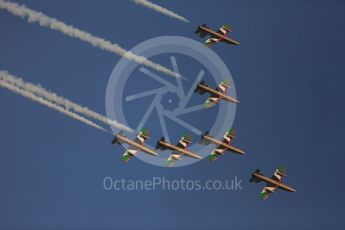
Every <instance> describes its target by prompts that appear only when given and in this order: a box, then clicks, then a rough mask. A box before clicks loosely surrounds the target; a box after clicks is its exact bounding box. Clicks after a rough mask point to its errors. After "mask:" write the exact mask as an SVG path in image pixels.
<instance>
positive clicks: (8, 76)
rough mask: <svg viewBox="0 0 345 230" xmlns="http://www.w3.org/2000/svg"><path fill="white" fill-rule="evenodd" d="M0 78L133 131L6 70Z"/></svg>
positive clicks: (78, 111) (61, 104)
mask: <svg viewBox="0 0 345 230" xmlns="http://www.w3.org/2000/svg"><path fill="white" fill-rule="evenodd" d="M0 80H2V81H6V82H8V83H10V84H12V85H15V86H16V87H19V88H22V89H24V90H25V91H27V92H31V93H33V94H35V95H37V96H39V97H43V98H44V99H46V100H48V101H50V102H54V103H56V104H58V105H60V106H63V107H65V109H66V110H70V109H72V110H74V111H75V112H77V113H80V114H83V115H86V116H89V117H91V118H93V119H95V120H98V121H101V122H103V123H105V124H108V125H111V126H114V127H116V128H118V129H120V130H124V131H127V132H134V130H132V129H131V128H129V127H127V126H125V125H123V124H121V123H119V122H117V121H115V120H111V119H108V118H107V117H105V116H103V115H101V114H99V113H96V112H94V111H92V110H90V109H89V108H87V107H83V106H81V105H78V104H76V103H74V102H72V101H70V100H68V99H66V98H63V97H61V96H59V95H57V94H55V93H53V92H51V91H49V90H46V89H44V88H43V87H42V86H38V85H34V84H31V83H29V82H25V81H23V80H22V79H20V78H17V77H15V76H13V75H11V74H8V73H7V72H6V71H0Z"/></svg>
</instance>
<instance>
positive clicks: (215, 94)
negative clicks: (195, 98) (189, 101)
mask: <svg viewBox="0 0 345 230" xmlns="http://www.w3.org/2000/svg"><path fill="white" fill-rule="evenodd" d="M229 87H230V81H229V80H223V81H222V82H220V83H219V85H218V86H217V88H215V89H212V88H210V87H209V86H208V85H207V84H206V83H205V81H201V82H200V83H199V84H198V85H197V86H196V88H195V90H194V92H195V93H199V94H200V95H202V94H205V93H209V94H210V96H209V97H208V98H207V100H206V101H205V103H204V107H205V108H206V109H208V108H211V107H212V106H215V105H216V104H218V103H219V102H220V100H221V99H222V100H224V101H228V102H232V103H240V102H239V101H238V100H237V99H235V98H233V97H230V96H228V95H227V94H226V93H227V90H228V88H229Z"/></svg>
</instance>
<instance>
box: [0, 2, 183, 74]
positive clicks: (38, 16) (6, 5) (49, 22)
mask: <svg viewBox="0 0 345 230" xmlns="http://www.w3.org/2000/svg"><path fill="white" fill-rule="evenodd" d="M0 8H2V9H5V10H7V11H9V12H10V13H12V14H13V15H15V16H19V17H21V18H23V19H25V18H27V20H28V22H30V23H31V22H38V23H39V25H40V26H43V27H48V28H50V29H52V30H56V31H60V32H61V33H63V34H65V35H68V36H70V37H73V38H78V39H80V40H82V41H84V42H88V43H90V44H91V45H93V46H95V47H97V48H100V49H102V50H106V51H109V52H111V53H114V54H117V55H119V56H122V57H125V58H127V59H129V60H131V61H135V62H137V63H139V64H142V65H145V66H147V67H150V68H152V69H155V70H157V71H159V72H162V73H165V74H167V75H170V76H174V77H180V75H179V74H177V73H175V72H173V71H171V70H170V69H168V68H165V67H164V66H161V65H159V64H157V63H154V62H152V61H150V60H148V59H146V58H145V57H143V56H139V55H136V54H134V53H131V52H130V51H127V50H125V49H123V48H122V47H120V46H119V45H117V44H114V43H111V42H110V41H107V40H105V39H103V38H99V37H96V36H94V35H92V34H90V33H88V32H85V31H82V30H79V29H77V28H75V27H73V26H71V25H67V24H65V23H64V22H62V21H59V20H57V19H55V18H51V17H49V16H47V15H45V14H43V13H41V12H37V11H35V10H31V9H29V8H27V7H26V6H24V5H21V6H20V5H18V4H17V3H13V2H9V1H3V0H0Z"/></svg>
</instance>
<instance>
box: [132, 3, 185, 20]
mask: <svg viewBox="0 0 345 230" xmlns="http://www.w3.org/2000/svg"><path fill="white" fill-rule="evenodd" d="M133 1H134V2H135V3H137V4H140V5H143V6H146V7H148V8H150V9H152V10H154V11H157V12H159V13H161V14H165V15H167V16H169V17H172V18H176V19H178V20H181V21H183V22H189V23H190V21H189V20H187V19H186V18H184V17H182V16H180V15H178V14H176V13H174V12H172V11H170V10H168V9H166V8H164V7H161V6H159V5H157V4H154V3H152V2H150V1H147V0H133Z"/></svg>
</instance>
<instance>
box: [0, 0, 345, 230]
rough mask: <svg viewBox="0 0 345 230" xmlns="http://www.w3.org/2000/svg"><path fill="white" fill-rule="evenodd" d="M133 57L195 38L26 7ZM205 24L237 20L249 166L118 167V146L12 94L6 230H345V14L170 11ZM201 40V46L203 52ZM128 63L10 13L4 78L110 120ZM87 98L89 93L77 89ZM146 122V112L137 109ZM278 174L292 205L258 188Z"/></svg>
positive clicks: (119, 13)
mask: <svg viewBox="0 0 345 230" xmlns="http://www.w3.org/2000/svg"><path fill="white" fill-rule="evenodd" d="M17 2H19V3H25V4H26V5H27V6H28V7H30V8H32V9H35V10H38V11H42V12H44V13H46V14H48V15H50V16H53V17H56V18H58V19H60V20H62V21H64V22H66V23H68V24H72V25H74V26H76V27H78V28H81V29H83V30H86V31H89V32H91V33H92V34H95V35H97V36H100V37H103V38H106V39H108V40H111V41H114V42H116V43H119V44H120V45H122V46H123V47H124V48H127V49H130V48H131V47H133V46H135V45H136V44H138V43H140V42H141V41H144V40H147V39H149V38H153V37H156V36H162V35H179V36H185V37H189V38H192V39H196V40H199V38H197V37H196V36H195V35H194V34H193V32H194V29H195V28H193V26H191V25H189V24H186V23H182V22H179V21H178V20H174V19H171V18H169V17H166V16H164V15H161V14H158V13H156V12H153V11H151V10H149V9H146V8H144V7H142V6H138V5H136V4H134V3H132V2H130V1H126V0H122V1H43V0H38V1H17ZM160 4H161V5H163V6H165V7H167V8H169V9H172V10H174V11H175V12H178V13H179V14H181V15H183V16H185V17H186V18H188V19H189V20H191V21H192V22H193V23H195V24H201V23H207V24H208V25H209V26H211V27H218V26H219V25H221V24H224V23H228V22H230V23H231V24H232V25H233V27H234V33H233V36H234V37H235V38H236V39H238V40H239V41H240V42H241V45H240V46H239V47H229V46H225V45H218V46H215V47H214V48H213V49H214V51H215V52H216V53H217V54H218V55H219V56H220V57H222V59H223V60H224V62H225V63H226V64H227V65H228V66H229V68H230V70H231V72H232V75H233V78H234V79H235V81H236V86H237V93H238V97H239V98H240V100H241V104H240V106H239V107H238V111H237V114H236V119H235V126H236V128H237V130H238V141H237V142H236V143H237V145H238V146H240V147H242V148H243V149H245V150H246V152H247V155H246V156H244V157H243V158H241V157H236V156H233V155H227V156H224V157H223V158H222V159H220V160H219V161H217V162H214V163H212V164H211V163H210V162H208V161H207V160H203V161H201V162H199V163H196V164H193V165H191V166H188V167H182V168H176V169H166V168H160V167H155V166H151V165H148V164H146V163H144V162H142V161H140V160H137V159H134V160H132V161H131V162H130V163H129V164H127V165H124V164H122V163H121V162H119V155H120V153H121V151H122V149H121V148H120V147H119V146H116V147H114V146H112V145H110V141H111V136H109V135H107V134H105V133H102V132H99V131H97V130H96V129H93V128H91V127H89V126H86V125H84V124H82V123H79V122H77V121H75V120H72V119H70V118H68V117H65V116H63V115H61V114H59V113H57V112H55V111H52V110H50V109H48V108H46V107H44V106H41V105H38V104H36V103H33V102H31V101H29V100H27V99H25V98H23V97H21V96H18V95H15V94H13V93H11V92H9V91H7V90H4V89H0V95H1V96H0V105H1V113H0V127H1V128H0V181H1V184H0V228H1V229H86V228H89V229H96V228H97V229H100V228H103V229H115V227H118V228H119V229H140V228H145V229H148V228H150V229H162V228H164V229H176V228H180V229H226V228H227V229H229V228H233V229H274V228H277V229H326V228H328V229H344V227H345V224H344V220H343V217H344V213H345V208H344V207H345V202H344V193H345V186H344V183H343V175H344V173H343V170H344V169H343V165H344V160H345V157H344V151H343V144H344V138H345V134H344V128H345V123H344V117H345V109H344V99H345V94H344V85H345V80H344V75H345V70H344V64H345V57H344V52H345V43H344V41H345V32H344V21H345V14H344V10H345V2H344V1H341V0H338V1H337V0H331V1H306V0H294V1H274V0H265V1H255V0H248V1H183V0H174V1H160ZM199 41H200V40H199ZM119 59H120V58H119V57H118V56H115V55H113V54H110V53H108V52H104V51H101V50H99V49H97V48H94V47H92V46H90V45H89V44H87V43H83V42H81V41H79V40H76V39H72V38H69V37H67V36H65V35H62V34H61V33H59V32H55V31H51V30H49V29H47V28H42V27H40V26H38V25H37V24H28V23H27V22H26V21H24V20H21V19H19V18H18V17H14V16H12V15H11V14H9V13H8V12H6V11H4V10H1V11H0V69H2V70H3V69H4V70H8V71H10V72H11V73H12V74H15V75H18V76H22V77H23V78H24V79H25V80H28V81H31V82H34V83H40V84H42V85H43V86H44V87H46V88H49V89H52V90H53V91H55V92H58V93H59V94H61V95H64V96H66V97H67V98H70V99H72V100H74V101H76V102H79V103H81V104H83V105H87V106H88V107H90V108H92V109H94V110H95V111H98V112H100V113H103V114H105V108H104V96H105V87H106V84H107V81H108V78H109V76H110V73H111V71H112V69H113V67H114V66H115V64H116V63H117V61H118V60H119ZM75 88H77V90H75ZM133 111H135V110H133ZM280 164H283V165H285V166H286V167H287V169H288V177H287V178H286V180H285V181H286V183H287V184H290V185H293V186H294V187H295V188H296V189H297V192H296V193H294V194H290V193H286V192H282V191H279V192H278V194H274V195H272V197H271V198H270V199H269V200H267V201H265V202H263V201H261V200H259V199H258V193H259V191H260V190H261V189H262V186H263V184H259V185H257V184H250V183H249V182H247V180H248V179H249V176H250V173H251V172H252V170H254V169H256V168H260V169H261V170H262V171H263V172H264V173H265V174H271V173H272V172H273V170H274V169H275V168H276V167H277V166H278V165H280ZM236 175H237V176H238V177H239V178H240V179H243V180H244V182H243V184H242V185H243V188H244V190H243V191H236V192H234V191H232V192H231V191H208V192H207V191H199V192H196V191H193V192H182V191H177V192H176V191H175V192H172V191H154V192H152V191H151V192H148V191H146V192H143V191H141V192H138V191H136V192H135V191H132V192H126V191H105V190H104V189H103V186H102V182H103V178H104V177H106V176H111V177H113V178H126V179H150V178H152V177H153V176H165V177H166V178H168V179H180V178H182V177H183V178H186V179H201V180H207V179H227V178H232V177H234V176H236Z"/></svg>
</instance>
